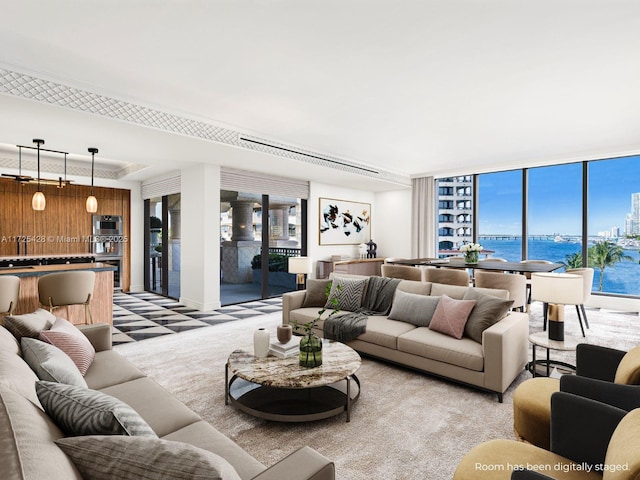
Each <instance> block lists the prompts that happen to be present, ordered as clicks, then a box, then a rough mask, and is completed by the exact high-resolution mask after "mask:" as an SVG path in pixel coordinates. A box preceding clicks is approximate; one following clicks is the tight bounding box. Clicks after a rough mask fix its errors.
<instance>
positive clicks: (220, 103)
mask: <svg viewBox="0 0 640 480" xmlns="http://www.w3.org/2000/svg"><path fill="white" fill-rule="evenodd" d="M3 3H4V4H5V5H3V8H2V10H3V14H2V17H3V21H2V27H1V30H0V68H4V69H7V70H11V71H15V72H21V73H23V74H28V75H32V76H34V77H37V78H40V79H45V80H50V81H52V82H55V83H56V84H61V85H67V86H71V87H75V88H78V89H81V90H83V91H86V92H92V93H95V94H100V95H104V96H106V97H109V98H113V99H117V100H121V101H125V102H129V103H132V104H136V105H141V106H145V107H148V108H150V109H153V110H158V111H161V112H168V113H171V114H175V115H177V116H180V117H186V118H188V119H193V120H196V121H200V122H204V123H205V124H210V125H214V126H219V127H223V128H224V129H229V130H231V131H235V132H241V133H248V134H252V135H255V136H257V137H260V138H262V139H267V140H269V141H271V142H280V143H282V144H285V145H288V146H291V147H294V148H297V149H304V150H306V151H308V152H312V153H317V154H320V155H329V156H333V157H334V158H337V159H342V160H346V161H351V162H357V163H359V164H363V165H368V166H371V167H373V168H375V169H383V170H385V171H387V172H391V173H395V174H398V175H400V176H401V177H404V178H405V179H408V177H409V176H412V175H420V174H436V175H437V174H450V173H472V172H481V171H487V170H492V169H501V168H508V167H512V166H522V165H538V164H545V163H555V162H563V161H570V160H579V159H591V158H606V157H609V156H615V155H622V154H635V153H640V130H639V129H638V125H640V88H639V87H638V85H640V28H639V27H640V2H638V1H636V0H598V1H595V0H538V1H535V2H524V1H521V0H448V1H445V0H402V1H398V0H396V1H391V0H315V1H314V0H306V1H302V0H225V1H222V0H182V1H176V0H174V1H168V0H163V1H161V0H144V1H142V0H111V1H109V2H105V1H99V0H85V1H83V2H79V1H71V0H41V1H35V0H21V1H19V2H10V1H5V2H3ZM3 93H4V94H3ZM0 132H2V134H0V143H5V144H16V143H23V144H24V143H30V141H31V139H32V138H35V137H43V138H45V139H47V145H46V146H50V147H51V148H54V149H60V150H66V151H70V152H77V153H80V154H84V152H86V149H87V147H89V146H96V147H98V148H100V155H99V156H100V157H102V158H103V159H104V160H110V161H111V162H121V165H122V166H124V167H126V166H127V165H130V164H142V165H144V166H146V168H143V169H142V170H139V171H138V172H135V173H131V174H128V175H127V176H126V178H128V179H134V180H135V179H138V180H139V179H143V178H148V177H151V176H154V175H158V174H161V173H164V172H167V171H169V170H176V169H179V168H181V167H182V166H184V165H189V164H193V163H197V162H208V163H215V164H221V165H229V166H233V167H235V168H244V169H250V170H257V171H265V172H266V171H269V172H272V173H278V174H281V175H285V176H292V177H298V178H307V179H310V180H313V179H316V180H322V179H324V180H325V181H327V178H328V174H329V175H332V177H335V179H334V178H332V180H331V183H335V182H338V183H339V182H344V183H345V184H348V185H350V186H358V187H361V188H368V189H373V190H384V189H389V188H397V185H398V182H397V181H392V182H389V181H385V179H382V180H376V179H371V178H367V177H363V176H360V175H355V174H352V173H349V172H347V173H340V174H339V175H336V173H335V171H333V172H332V171H327V169H326V168H323V167H319V166H316V165H312V164H308V163H303V162H301V161H300V160H299V159H298V160H296V159H289V158H284V157H278V156H273V155H266V154H264V153H260V152H255V151H252V150H247V149H245V148H239V147H238V146H235V145H225V144H221V143H218V142H214V141H211V140H207V139H202V138H196V137H194V136H190V135H178V134H176V133H170V132H167V131H163V130H162V129H158V128H149V127H148V126H140V125H134V124H132V123H130V122H124V121H122V120H118V119H113V118H107V117H104V116H100V115H97V114H95V113H84V112H81V111H79V110H78V109H77V108H75V109H74V108H68V107H60V106H57V105H52V104H50V103H46V102H42V101H37V100H27V99H25V98H21V97H19V96H15V95H13V94H7V93H6V91H5V92H3V90H2V87H1V86H0ZM86 159H87V160H90V157H89V156H88V155H87V156H86ZM97 161H99V160H98V159H97ZM105 168H106V167H105ZM354 180H356V181H357V182H358V183H354ZM400 183H403V182H400ZM405 183H406V182H405Z"/></svg>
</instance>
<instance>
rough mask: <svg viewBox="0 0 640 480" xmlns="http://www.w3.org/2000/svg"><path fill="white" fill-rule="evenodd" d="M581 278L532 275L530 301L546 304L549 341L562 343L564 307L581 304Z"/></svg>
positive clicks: (570, 275)
mask: <svg viewBox="0 0 640 480" xmlns="http://www.w3.org/2000/svg"><path fill="white" fill-rule="evenodd" d="M582 281H583V279H582V276H581V275H574V274H571V273H532V274H531V299H532V300H539V301H541V302H544V303H546V304H548V310H547V312H548V316H549V339H550V340H558V341H561V342H562V341H564V306H565V305H579V304H580V303H582Z"/></svg>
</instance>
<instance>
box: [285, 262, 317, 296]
mask: <svg viewBox="0 0 640 480" xmlns="http://www.w3.org/2000/svg"><path fill="white" fill-rule="evenodd" d="M311 267H312V265H311V259H310V258H309V257H289V273H295V274H296V284H297V287H298V290H304V289H305V275H307V274H309V273H311V271H312V270H311Z"/></svg>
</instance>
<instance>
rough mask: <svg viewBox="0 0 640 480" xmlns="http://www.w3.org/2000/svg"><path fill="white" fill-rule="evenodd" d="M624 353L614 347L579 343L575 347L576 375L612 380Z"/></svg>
mask: <svg viewBox="0 0 640 480" xmlns="http://www.w3.org/2000/svg"><path fill="white" fill-rule="evenodd" d="M626 353H627V352H625V351H623V350H617V349H615V348H608V347H601V346H599V345H589V344H588V343H580V344H578V347H577V348H576V375H580V376H581V377H590V378H597V379H598V380H605V381H607V382H613V380H614V378H615V376H616V370H617V369H618V365H619V364H620V361H621V360H622V357H624V356H625V354H626Z"/></svg>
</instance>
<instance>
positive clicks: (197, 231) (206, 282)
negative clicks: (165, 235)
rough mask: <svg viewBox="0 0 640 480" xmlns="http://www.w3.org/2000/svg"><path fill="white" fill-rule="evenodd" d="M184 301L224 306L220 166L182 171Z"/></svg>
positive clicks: (200, 306) (205, 306)
mask: <svg viewBox="0 0 640 480" xmlns="http://www.w3.org/2000/svg"><path fill="white" fill-rule="evenodd" d="M181 192H182V202H181V207H182V208H181V222H180V224H181V240H182V249H181V270H180V303H182V304H183V305H186V306H188V307H191V308H195V309H198V310H201V311H204V310H213V309H215V308H219V307H220V221H219V217H220V167H218V166H215V165H202V164H201V165H196V166H194V167H191V168H188V169H185V170H182V172H181Z"/></svg>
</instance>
